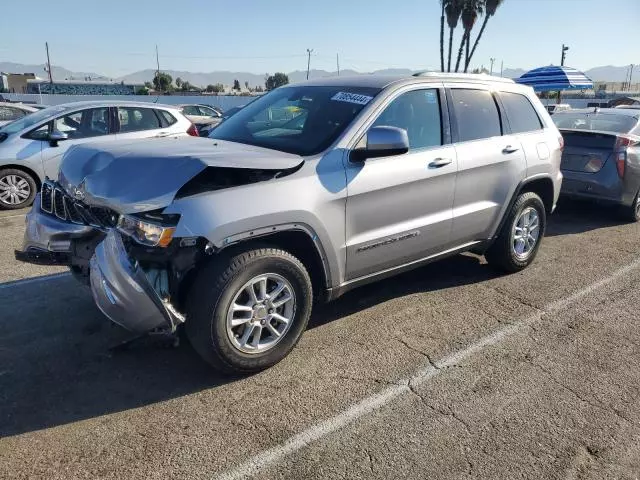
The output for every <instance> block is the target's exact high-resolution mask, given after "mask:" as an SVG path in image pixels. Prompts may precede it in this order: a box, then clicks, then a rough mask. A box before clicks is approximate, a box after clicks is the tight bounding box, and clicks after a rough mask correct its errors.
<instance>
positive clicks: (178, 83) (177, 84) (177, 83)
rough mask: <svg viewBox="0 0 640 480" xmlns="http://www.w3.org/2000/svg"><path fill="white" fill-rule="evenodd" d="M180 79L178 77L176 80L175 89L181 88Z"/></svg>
mask: <svg viewBox="0 0 640 480" xmlns="http://www.w3.org/2000/svg"><path fill="white" fill-rule="evenodd" d="M182 84H183V82H182V79H181V78H180V77H178V78H176V87H178V88H179V89H180V88H182Z"/></svg>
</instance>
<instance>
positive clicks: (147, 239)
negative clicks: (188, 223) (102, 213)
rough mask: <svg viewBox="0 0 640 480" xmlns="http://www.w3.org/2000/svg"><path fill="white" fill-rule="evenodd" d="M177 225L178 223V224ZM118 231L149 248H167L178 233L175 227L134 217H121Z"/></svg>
mask: <svg viewBox="0 0 640 480" xmlns="http://www.w3.org/2000/svg"><path fill="white" fill-rule="evenodd" d="M176 223H177V222H176ZM118 230H119V231H121V232H122V233H124V234H125V235H128V236H130V237H131V238H133V239H134V240H136V241H137V242H138V243H141V244H142V245H147V246H149V247H167V246H168V245H169V244H170V243H171V240H172V239H173V234H174V232H175V231H176V227H175V224H174V225H166V224H163V223H162V222H157V223H156V222H149V221H147V220H143V219H141V218H138V217H134V216H132V215H120V219H119V220H118Z"/></svg>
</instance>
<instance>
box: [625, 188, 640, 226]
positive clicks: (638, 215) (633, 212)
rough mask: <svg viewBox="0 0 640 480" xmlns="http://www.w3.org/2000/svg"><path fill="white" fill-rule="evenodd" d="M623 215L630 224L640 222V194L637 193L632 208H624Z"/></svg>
mask: <svg viewBox="0 0 640 480" xmlns="http://www.w3.org/2000/svg"><path fill="white" fill-rule="evenodd" d="M622 215H623V216H624V218H625V219H626V220H628V221H630V222H638V221H640V192H638V193H636V196H635V198H634V199H633V203H632V204H631V206H629V207H622Z"/></svg>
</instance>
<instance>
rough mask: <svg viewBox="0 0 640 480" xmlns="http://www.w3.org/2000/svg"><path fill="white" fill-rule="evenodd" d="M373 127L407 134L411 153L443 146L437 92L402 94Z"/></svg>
mask: <svg viewBox="0 0 640 480" xmlns="http://www.w3.org/2000/svg"><path fill="white" fill-rule="evenodd" d="M373 126H374V127H379V126H388V127H398V128H402V129H404V130H406V131H407V136H408V137H409V148H410V149H411V150H415V149H419V148H429V147H435V146H439V145H442V125H441V116H440V100H439V95H438V90H437V89H426V90H414V91H411V92H407V93H403V94H402V95H400V96H399V97H397V98H396V99H394V100H393V101H392V102H391V103H390V104H389V105H388V106H387V107H386V108H385V109H384V111H383V112H382V113H381V114H380V116H379V117H378V118H377V119H376V121H375V122H374V123H373Z"/></svg>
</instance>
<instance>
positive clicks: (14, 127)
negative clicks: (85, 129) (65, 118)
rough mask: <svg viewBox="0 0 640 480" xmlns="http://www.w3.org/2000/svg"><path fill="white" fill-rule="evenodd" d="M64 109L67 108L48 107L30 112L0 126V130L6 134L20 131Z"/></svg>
mask: <svg viewBox="0 0 640 480" xmlns="http://www.w3.org/2000/svg"><path fill="white" fill-rule="evenodd" d="M65 110H67V108H66V107H48V108H45V109H43V110H39V111H37V112H33V113H30V114H29V115H26V116H24V117H22V118H19V119H18V120H14V121H13V122H11V123H8V124H7V125H5V126H4V127H1V128H0V132H2V133H6V134H7V135H11V134H12V133H18V132H21V131H22V130H24V129H25V128H29V127H32V126H34V125H37V124H39V123H41V122H44V121H45V120H48V119H49V117H53V116H55V115H57V114H58V113H62V112H64V111H65Z"/></svg>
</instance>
